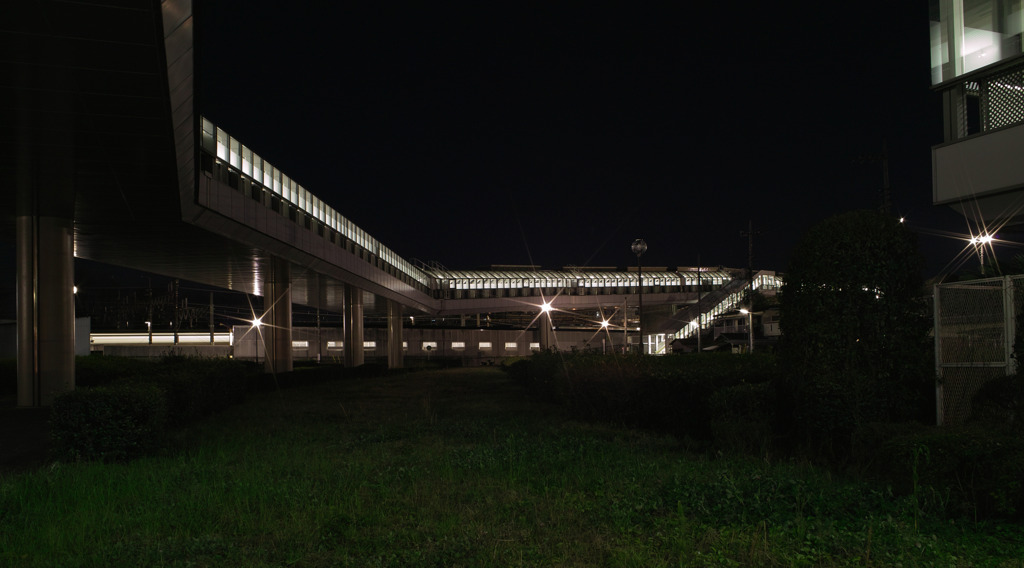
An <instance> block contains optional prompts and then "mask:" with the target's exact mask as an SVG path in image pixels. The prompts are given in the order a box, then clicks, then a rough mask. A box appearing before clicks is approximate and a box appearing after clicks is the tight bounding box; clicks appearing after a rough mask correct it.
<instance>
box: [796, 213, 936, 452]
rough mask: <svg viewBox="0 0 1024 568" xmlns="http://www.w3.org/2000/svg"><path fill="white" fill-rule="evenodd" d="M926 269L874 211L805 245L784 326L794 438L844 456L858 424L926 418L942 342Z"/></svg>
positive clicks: (825, 226) (904, 236) (907, 240)
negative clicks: (937, 339) (936, 336)
mask: <svg viewBox="0 0 1024 568" xmlns="http://www.w3.org/2000/svg"><path fill="white" fill-rule="evenodd" d="M922 266H923V263H922V260H921V256H920V254H919V253H918V251H917V246H916V242H915V239H914V236H913V234H911V233H910V232H909V231H907V230H906V228H905V227H903V226H902V225H901V224H900V223H898V222H897V221H896V220H894V219H892V218H890V217H888V216H885V215H882V214H880V213H878V212H875V211H853V212H850V213H845V214H842V215H837V216H835V217H832V218H830V219H826V220H825V221H823V222H821V223H819V224H818V225H816V226H815V227H813V228H812V229H811V230H810V231H808V233H807V234H806V235H804V237H803V238H802V239H801V241H800V243H799V244H798V246H797V248H796V249H795V251H794V253H793V261H792V263H791V264H790V266H789V269H788V270H787V272H786V283H785V285H784V287H783V290H782V296H781V299H782V305H781V307H782V318H781V320H780V325H781V326H782V331H783V335H782V340H781V343H780V354H781V356H782V357H783V360H784V363H785V366H786V368H787V372H786V374H785V375H784V377H785V382H786V384H785V385H783V386H782V388H780V394H781V395H783V396H784V397H786V398H787V399H788V400H786V401H785V403H786V404H787V405H788V406H789V407H790V408H791V410H792V416H793V419H792V422H791V423H790V424H789V427H790V431H789V434H790V435H791V437H792V440H793V441H795V442H797V443H800V442H804V443H809V444H810V447H809V448H808V449H810V450H811V451H815V450H822V451H824V452H826V454H827V457H832V458H837V459H845V458H846V457H848V456H847V455H845V454H844V452H848V451H849V448H850V444H851V442H850V437H851V436H852V433H853V431H854V430H855V429H856V427H857V426H858V425H859V424H863V423H867V422H875V421H887V420H888V421H893V420H894V421H905V420H914V419H917V420H920V419H923V417H922V416H921V410H922V409H923V408H924V404H923V403H922V393H924V392H926V391H925V387H926V386H928V385H930V384H931V383H933V381H934V366H933V359H932V357H931V350H932V348H933V346H934V343H933V341H932V340H931V339H929V337H928V330H929V327H930V323H931V322H930V318H929V310H928V309H927V305H926V304H925V303H924V302H923V301H922V300H921V297H922V295H923V281H922V278H921V268H922Z"/></svg>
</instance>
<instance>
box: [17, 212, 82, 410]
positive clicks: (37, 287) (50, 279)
mask: <svg viewBox="0 0 1024 568" xmlns="http://www.w3.org/2000/svg"><path fill="white" fill-rule="evenodd" d="M72 225H73V223H72V221H71V220H70V219H65V218H59V217H42V216H37V215H18V217H17V220H16V231H17V245H16V248H17V253H16V256H17V296H18V299H17V302H18V312H17V317H18V406H49V405H51V404H52V403H53V399H54V398H55V397H56V396H57V395H59V394H61V393H64V392H67V391H70V390H73V389H74V388H75V298H74V271H75V264H74V240H73V227H72Z"/></svg>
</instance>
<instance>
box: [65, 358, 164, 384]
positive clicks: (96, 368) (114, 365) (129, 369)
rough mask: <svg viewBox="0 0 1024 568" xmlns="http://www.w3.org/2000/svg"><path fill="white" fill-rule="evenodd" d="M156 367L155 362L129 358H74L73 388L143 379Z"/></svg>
mask: <svg viewBox="0 0 1024 568" xmlns="http://www.w3.org/2000/svg"><path fill="white" fill-rule="evenodd" d="M156 366H157V363H156V362H155V361H150V360H146V359H133V358H131V357H110V356H95V355H90V356H89V357H76V358H75V386H78V387H97V386H101V385H109V384H111V383H115V382H117V381H121V380H125V379H130V378H135V377H144V376H146V375H148V374H150V372H151V370H152V369H154V368H155V367H156Z"/></svg>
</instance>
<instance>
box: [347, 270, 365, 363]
mask: <svg viewBox="0 0 1024 568" xmlns="http://www.w3.org/2000/svg"><path fill="white" fill-rule="evenodd" d="M362 364H363V291H362V290H360V289H359V288H356V287H355V286H352V285H350V284H346V285H345V366H347V367H358V366H360V365H362Z"/></svg>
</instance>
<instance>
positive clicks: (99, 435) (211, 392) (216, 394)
mask: <svg viewBox="0 0 1024 568" xmlns="http://www.w3.org/2000/svg"><path fill="white" fill-rule="evenodd" d="M93 359H97V360H99V359H106V360H104V361H101V362H100V361H94V360H93ZM79 365H80V366H79V369H82V368H84V369H86V371H85V373H84V375H85V382H86V383H87V384H91V385H99V386H81V385H80V386H79V388H77V389H76V390H74V391H71V392H68V393H65V394H63V395H61V396H59V397H57V399H56V400H55V401H54V404H53V408H52V410H51V436H52V438H53V442H54V444H53V454H54V457H55V458H56V459H59V460H65V461H79V460H94V459H95V460H103V461H122V460H128V459H132V458H135V457H139V456H141V455H146V454H150V453H153V452H155V451H156V450H158V449H159V448H161V447H162V446H163V444H164V443H165V440H166V439H167V433H168V431H169V430H170V429H173V428H177V427H181V426H183V425H185V424H188V423H189V422H192V421H194V420H196V419H198V418H201V417H203V416H205V415H207V414H210V413H212V412H216V411H218V410H221V409H223V408H226V407H227V406H229V405H231V404H235V403H237V402H239V401H240V400H241V399H242V398H243V397H244V396H245V393H246V391H247V390H248V388H249V379H250V377H252V376H253V374H254V371H255V367H253V366H252V365H248V364H245V363H240V362H238V361H232V360H229V359H197V358H189V357H179V356H170V357H164V358H163V359H160V360H159V361H145V360H134V359H125V358H88V359H84V358H83V359H79Z"/></svg>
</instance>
